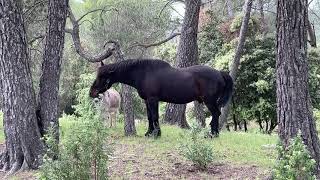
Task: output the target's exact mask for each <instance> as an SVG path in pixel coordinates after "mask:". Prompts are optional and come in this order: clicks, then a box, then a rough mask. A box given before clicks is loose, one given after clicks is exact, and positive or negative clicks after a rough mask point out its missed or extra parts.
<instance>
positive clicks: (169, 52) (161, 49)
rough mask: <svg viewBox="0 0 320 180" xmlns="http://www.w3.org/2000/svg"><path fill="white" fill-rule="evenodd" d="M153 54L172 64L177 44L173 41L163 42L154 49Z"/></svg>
mask: <svg viewBox="0 0 320 180" xmlns="http://www.w3.org/2000/svg"><path fill="white" fill-rule="evenodd" d="M153 51H154V56H155V57H157V58H160V59H163V60H165V61H167V62H169V63H170V64H174V61H175V59H176V56H177V45H176V44H175V43H169V42H168V43H164V44H162V45H160V46H158V47H156V48H155V49H154V50H153Z"/></svg>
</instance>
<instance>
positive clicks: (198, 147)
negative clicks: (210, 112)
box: [180, 123, 214, 170]
mask: <svg viewBox="0 0 320 180" xmlns="http://www.w3.org/2000/svg"><path fill="white" fill-rule="evenodd" d="M205 132H208V131H205V130H204V129H203V128H202V127H201V125H200V124H198V123H194V124H192V125H191V128H190V130H188V133H186V134H185V137H187V139H184V140H183V141H184V142H183V143H182V144H181V146H180V150H181V154H182V155H183V156H184V157H185V158H187V159H188V160H191V161H192V162H193V163H194V164H195V165H196V167H198V168H200V169H201V170H205V169H206V168H207V166H208V164H209V163H211V162H212V161H213V158H214V157H213V147H212V145H211V143H210V142H208V141H207V140H206V139H204V138H203V137H204V136H205Z"/></svg>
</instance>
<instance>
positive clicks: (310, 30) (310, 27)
mask: <svg viewBox="0 0 320 180" xmlns="http://www.w3.org/2000/svg"><path fill="white" fill-rule="evenodd" d="M307 23H308V24H307V29H308V35H309V39H310V40H309V44H310V46H311V47H317V39H316V32H315V29H314V26H313V25H312V24H311V22H310V20H309V19H308V21H307Z"/></svg>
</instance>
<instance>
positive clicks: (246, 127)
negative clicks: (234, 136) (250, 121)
mask: <svg viewBox="0 0 320 180" xmlns="http://www.w3.org/2000/svg"><path fill="white" fill-rule="evenodd" d="M243 126H244V132H247V131H248V126H247V121H246V120H243Z"/></svg>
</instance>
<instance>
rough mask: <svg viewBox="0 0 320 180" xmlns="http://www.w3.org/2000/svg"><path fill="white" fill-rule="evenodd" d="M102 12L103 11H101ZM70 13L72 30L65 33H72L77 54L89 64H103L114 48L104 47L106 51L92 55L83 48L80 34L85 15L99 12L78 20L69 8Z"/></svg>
mask: <svg viewBox="0 0 320 180" xmlns="http://www.w3.org/2000/svg"><path fill="white" fill-rule="evenodd" d="M99 10H101V9H99ZM68 11H69V19H70V21H71V23H72V27H73V28H72V29H66V30H65V31H66V32H67V33H70V34H71V36H72V40H73V44H74V47H75V49H76V52H77V53H78V54H79V55H80V56H81V57H83V58H84V59H86V60H88V61H89V62H101V61H102V60H104V59H107V58H108V57H110V56H111V55H112V53H113V50H114V47H108V48H105V46H104V48H105V49H104V50H103V51H102V52H100V53H98V54H94V55H92V54H90V53H89V52H86V51H85V50H84V48H83V47H82V46H81V41H80V35H79V34H80V33H79V23H78V22H79V20H81V19H82V18H84V17H85V15H88V14H89V13H92V12H96V11H98V10H95V11H94V10H92V11H90V12H88V13H86V14H85V15H83V16H81V18H80V19H78V20H77V19H76V18H75V16H74V14H73V12H72V10H71V8H70V7H69V8H68Z"/></svg>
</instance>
